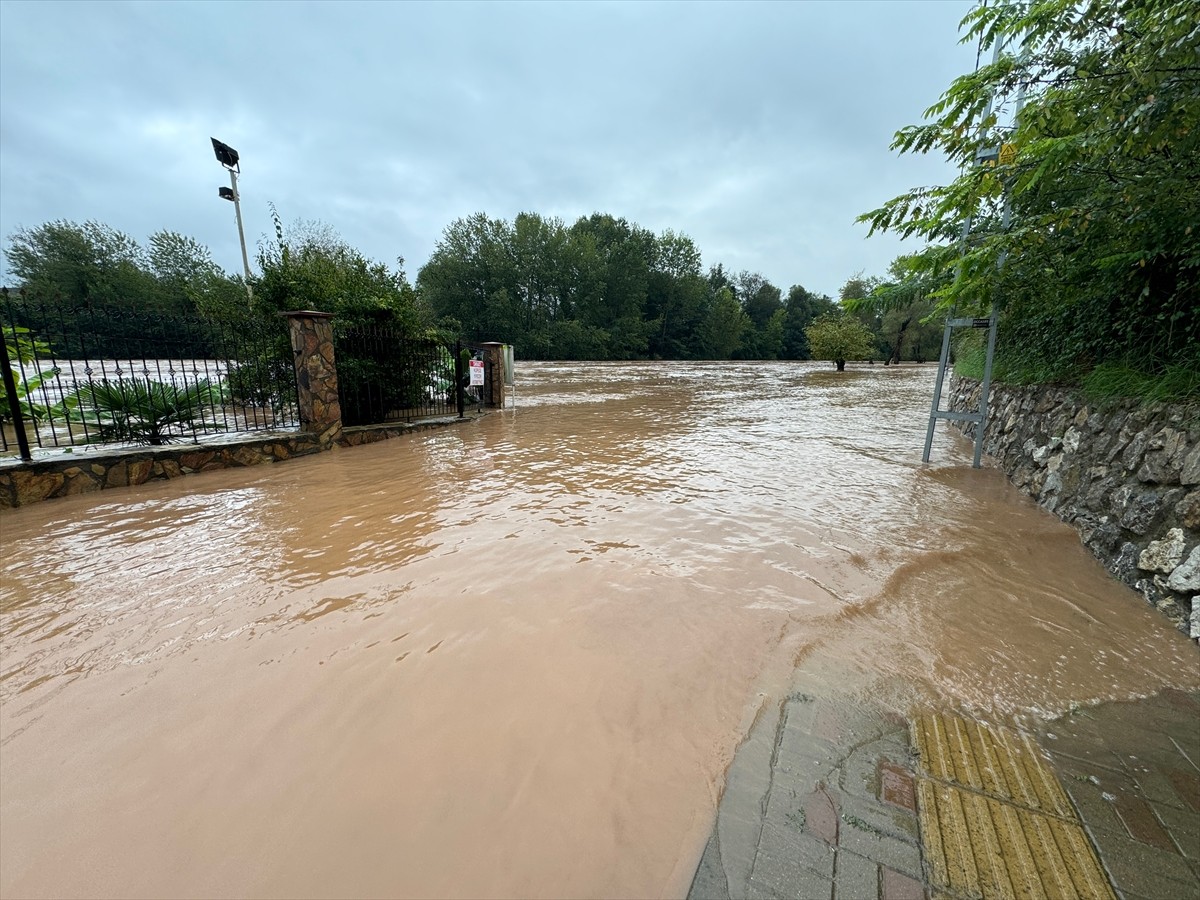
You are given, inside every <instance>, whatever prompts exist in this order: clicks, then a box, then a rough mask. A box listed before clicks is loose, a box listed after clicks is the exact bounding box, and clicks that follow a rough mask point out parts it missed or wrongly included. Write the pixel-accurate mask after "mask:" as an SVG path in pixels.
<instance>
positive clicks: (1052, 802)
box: [913, 715, 1074, 816]
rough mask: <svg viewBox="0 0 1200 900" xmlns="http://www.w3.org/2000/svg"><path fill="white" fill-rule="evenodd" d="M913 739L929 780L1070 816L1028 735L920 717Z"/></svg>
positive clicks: (1062, 793) (955, 720)
mask: <svg viewBox="0 0 1200 900" xmlns="http://www.w3.org/2000/svg"><path fill="white" fill-rule="evenodd" d="M913 739H914V743H915V745H916V748H917V751H918V752H919V753H920V754H921V762H922V765H923V766H924V767H925V771H926V774H927V775H928V776H929V777H930V778H936V779H938V780H939V781H948V782H953V783H954V784H960V785H962V786H963V787H967V788H970V789H972V790H976V791H979V792H981V793H984V794H988V795H989V796H992V797H996V798H998V799H1000V800H1008V801H1010V802H1012V803H1016V804H1019V805H1021V806H1025V807H1027V808H1029V809H1036V810H1041V811H1043V812H1047V813H1050V814H1052V815H1056V816H1072V815H1073V814H1074V813H1073V812H1072V810H1071V802H1070V800H1068V799H1067V794H1066V792H1065V791H1064V790H1063V789H1062V785H1060V784H1059V783H1058V779H1057V778H1055V777H1054V773H1053V772H1052V771H1050V768H1049V767H1048V766H1047V765H1046V763H1045V762H1044V760H1043V758H1042V755H1041V752H1040V751H1039V750H1038V749H1037V745H1036V744H1034V743H1033V741H1032V740H1031V739H1030V738H1029V737H1028V736H1027V735H1023V734H1019V733H1017V732H1016V731H1013V730H1012V729H1010V728H998V727H994V726H988V725H982V724H980V723H979V722H972V721H969V720H967V719H963V718H960V717H958V716H947V715H925V716H921V717H919V718H918V719H917V720H916V721H915V722H914V727H913Z"/></svg>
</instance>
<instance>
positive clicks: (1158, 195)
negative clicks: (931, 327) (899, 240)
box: [861, 0, 1200, 379]
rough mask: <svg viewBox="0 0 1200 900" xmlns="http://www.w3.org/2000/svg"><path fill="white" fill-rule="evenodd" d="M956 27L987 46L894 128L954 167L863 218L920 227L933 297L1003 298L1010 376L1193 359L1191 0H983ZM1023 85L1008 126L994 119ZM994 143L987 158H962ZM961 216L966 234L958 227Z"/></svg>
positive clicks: (908, 145)
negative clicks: (920, 111) (912, 120)
mask: <svg viewBox="0 0 1200 900" xmlns="http://www.w3.org/2000/svg"><path fill="white" fill-rule="evenodd" d="M963 26H964V35H963V41H964V42H975V41H976V40H979V41H980V44H981V50H982V51H983V53H984V55H985V56H986V55H990V54H989V53H988V51H989V50H991V49H992V48H993V47H996V46H1000V47H1002V48H1004V52H1003V53H1001V55H1000V57H999V59H998V60H997V61H996V62H995V63H993V64H989V65H984V66H981V67H980V68H979V70H978V71H977V72H975V73H973V74H971V75H965V76H963V77H961V78H958V79H956V80H955V81H954V83H953V84H952V85H951V86H950V88H949V89H948V90H947V91H946V93H945V94H943V96H942V98H941V99H940V100H939V101H938V102H937V103H936V104H934V105H933V106H932V107H931V108H930V109H929V110H928V111H927V113H926V118H927V122H926V123H925V124H922V125H916V126H910V127H906V128H903V129H902V130H900V131H899V132H898V133H897V135H896V139H895V141H894V143H893V148H895V149H897V150H899V151H900V152H917V153H926V152H938V153H942V154H944V155H945V156H946V157H947V158H948V159H949V160H951V161H952V162H954V163H956V164H958V165H960V166H961V167H962V172H963V174H962V175H960V176H959V177H958V178H957V179H956V180H955V181H954V182H953V183H951V184H949V185H946V186H936V187H928V188H918V189H914V190H912V191H909V192H907V193H905V194H903V195H901V196H899V197H896V198H894V199H893V200H890V201H888V202H887V203H886V204H884V205H883V206H882V207H880V208H879V209H876V210H874V211H872V212H870V213H867V214H865V215H864V216H862V217H861V219H862V220H863V221H866V222H869V223H870V225H871V229H872V231H875V230H888V231H894V232H897V233H899V234H901V235H904V236H916V237H920V238H922V239H924V240H926V241H928V242H930V247H929V248H928V249H927V250H926V251H924V252H923V253H922V254H920V255H919V257H918V260H917V262H918V263H919V266H918V269H919V271H920V272H921V273H923V274H925V275H927V276H930V277H932V278H933V279H935V280H936V279H939V278H940V279H942V280H943V281H944V286H943V287H942V288H941V289H940V290H938V291H937V292H936V294H935V295H934V296H935V298H936V300H937V303H938V307H939V309H940V310H942V311H948V310H950V309H951V308H957V309H958V310H959V311H960V313H961V312H980V313H981V312H985V311H986V310H987V309H988V308H990V307H991V305H992V303H993V302H995V303H996V304H998V305H999V306H1000V308H1001V309H1002V311H1003V321H1002V323H1001V329H1000V335H1001V345H1000V350H1001V354H1002V355H1003V356H1005V357H1007V361H1008V366H1007V368H1008V371H1009V372H1010V373H1012V374H1014V375H1019V374H1020V372H1021V371H1022V370H1023V371H1024V372H1025V373H1026V374H1028V375H1029V376H1030V377H1036V378H1041V379H1050V378H1054V379H1057V378H1078V377H1081V376H1082V375H1083V374H1085V373H1087V372H1088V371H1089V370H1090V369H1092V368H1093V367H1097V366H1114V365H1125V366H1131V367H1134V368H1137V369H1140V370H1142V371H1144V372H1147V373H1150V374H1154V373H1165V372H1166V371H1168V370H1169V369H1171V368H1172V367H1184V368H1187V369H1190V370H1197V369H1200V293H1198V288H1200V215H1198V214H1197V210H1200V54H1198V52H1197V46H1198V37H1197V35H1198V34H1200V31H1198V29H1200V16H1198V14H1197V7H1196V5H1195V3H1194V2H1193V0H1138V2H1131V0H1083V2H1078V0H996V2H992V3H989V4H986V5H980V6H979V7H977V8H975V9H973V10H972V11H971V12H970V13H968V14H967V16H966V17H965V18H964V19H963ZM1021 90H1024V100H1025V105H1024V109H1023V111H1022V112H1021V113H1020V115H1019V117H1018V118H1017V120H1016V122H1015V126H1014V127H1011V128H1007V129H1004V128H999V127H998V126H1000V125H1001V124H1002V123H1004V122H1005V121H1007V120H1008V119H1009V118H1011V111H1012V110H1013V108H1014V105H1015V103H1016V98H1017V94H1018V92H1019V91H1021ZM993 95H995V104H994V106H993V108H992V112H991V113H990V114H989V115H988V117H987V118H984V113H985V109H986V108H987V107H988V104H989V99H990V98H991V97H992V96H993ZM998 144H1002V145H1003V146H1002V148H1001V152H1000V153H999V155H998V158H997V159H996V160H995V161H994V162H989V163H987V164H984V165H977V164H976V159H977V156H978V155H979V154H981V153H983V152H985V151H987V150H988V149H989V148H994V147H995V146H996V145H998ZM1006 201H1007V202H1008V203H1010V204H1011V212H1012V219H1011V224H1010V226H1009V227H1007V228H1006V227H1004V224H1003V221H1002V212H1003V208H1004V205H1005V202H1006ZM967 216H973V222H974V226H973V229H972V235H971V239H970V242H969V244H968V245H967V246H966V248H965V249H964V248H962V247H961V246H960V245H959V243H958V241H957V240H956V239H955V235H956V233H957V232H958V230H959V228H960V226H961V223H962V222H963V220H964V219H965V218H966V217H967Z"/></svg>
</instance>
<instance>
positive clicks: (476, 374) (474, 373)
mask: <svg viewBox="0 0 1200 900" xmlns="http://www.w3.org/2000/svg"><path fill="white" fill-rule="evenodd" d="M468 364H469V365H470V367H471V387H482V386H483V360H482V359H472V360H470V361H469V363H468Z"/></svg>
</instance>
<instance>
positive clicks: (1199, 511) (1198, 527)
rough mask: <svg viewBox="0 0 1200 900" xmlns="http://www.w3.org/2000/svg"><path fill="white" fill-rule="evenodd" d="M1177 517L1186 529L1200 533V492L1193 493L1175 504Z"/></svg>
mask: <svg viewBox="0 0 1200 900" xmlns="http://www.w3.org/2000/svg"><path fill="white" fill-rule="evenodd" d="M1175 515H1177V516H1178V517H1179V522H1180V524H1182V525H1183V527H1184V528H1190V529H1192V530H1193V531H1200V491H1192V492H1191V493H1189V494H1186V495H1184V498H1183V499H1182V500H1180V501H1179V502H1178V503H1176V504H1175Z"/></svg>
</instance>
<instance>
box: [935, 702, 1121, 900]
mask: <svg viewBox="0 0 1200 900" xmlns="http://www.w3.org/2000/svg"><path fill="white" fill-rule="evenodd" d="M913 742H914V744H915V745H916V747H917V750H918V752H919V753H920V759H921V767H922V772H921V774H920V776H919V777H918V779H917V811H918V816H919V818H920V824H921V837H922V843H923V845H924V849H925V859H926V862H927V865H928V867H929V877H930V883H931V887H932V888H933V893H934V895H935V896H939V895H945V896H946V897H963V898H965V897H969V898H982V900H992V898H1005V900H1007V898H1013V900H1016V898H1022V900H1023V898H1029V900H1059V898H1062V900H1069V898H1088V900H1092V898H1094V900H1115V894H1114V893H1113V890H1112V887H1111V886H1110V885H1109V882H1108V879H1107V878H1106V877H1105V875H1104V872H1103V870H1102V869H1101V867H1100V863H1099V861H1098V860H1097V858H1096V854H1095V852H1094V851H1093V850H1092V847H1091V844H1090V843H1089V842H1088V839H1087V836H1086V835H1085V834H1084V832H1083V829H1082V827H1081V826H1080V824H1079V822H1078V821H1077V820H1076V819H1075V817H1074V812H1073V810H1072V808H1071V806H1070V804H1069V802H1068V801H1067V799H1066V794H1065V792H1064V791H1063V790H1062V786H1061V785H1060V784H1059V783H1058V779H1057V778H1055V776H1054V773H1053V772H1052V771H1050V769H1049V767H1048V766H1047V765H1046V763H1045V762H1044V761H1043V759H1042V756H1041V754H1040V752H1039V751H1038V749H1037V746H1036V745H1035V744H1033V743H1032V742H1031V741H1029V740H1028V739H1027V738H1025V737H1024V736H1022V735H1018V734H1017V733H1016V732H1013V731H1011V730H1009V729H1001V728H991V727H988V726H985V725H980V724H979V723H977V722H970V721H968V720H966V719H961V718H958V717H957V716H945V715H927V716H922V717H920V718H919V719H917V720H916V721H915V722H914V723H913Z"/></svg>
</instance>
